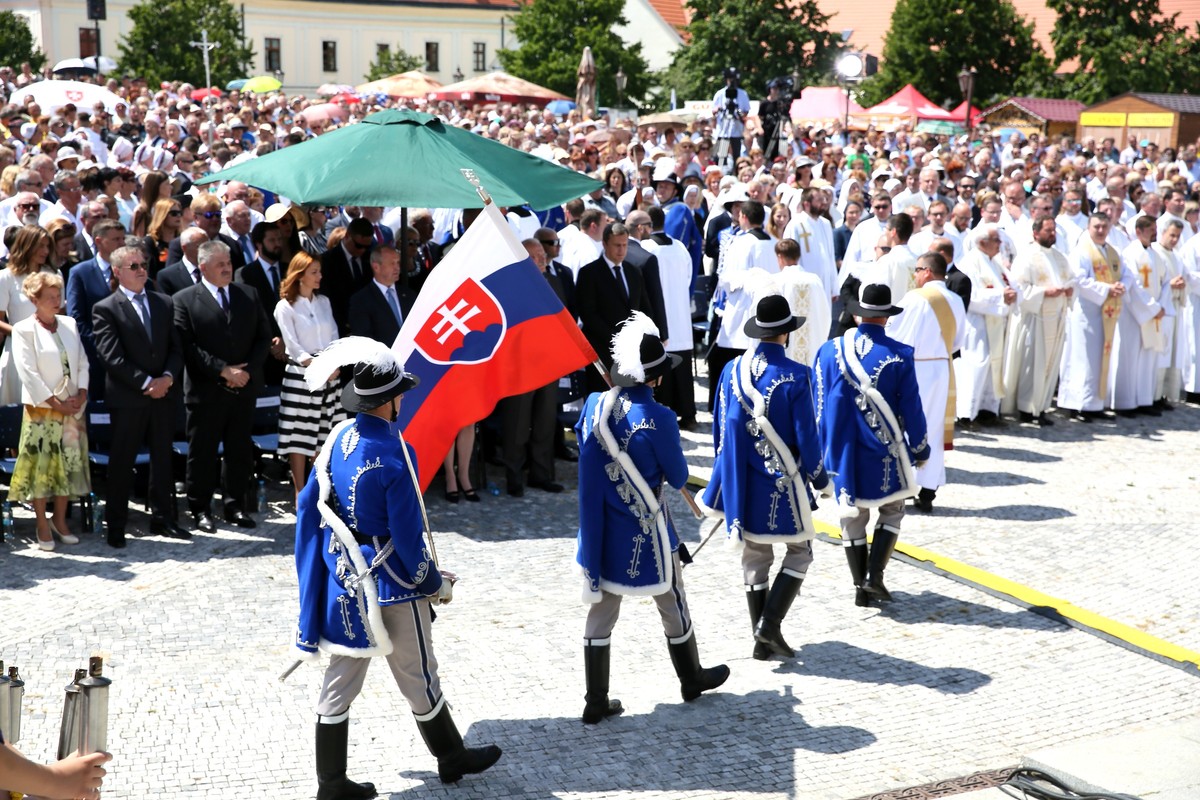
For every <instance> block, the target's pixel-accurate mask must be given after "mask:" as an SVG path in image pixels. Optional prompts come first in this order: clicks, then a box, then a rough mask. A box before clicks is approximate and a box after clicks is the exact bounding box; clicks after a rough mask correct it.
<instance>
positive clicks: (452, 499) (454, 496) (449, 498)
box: [446, 489, 458, 503]
mask: <svg viewBox="0 0 1200 800" xmlns="http://www.w3.org/2000/svg"><path fill="white" fill-rule="evenodd" d="M446 502H448V503H458V489H455V490H454V491H453V492H446Z"/></svg>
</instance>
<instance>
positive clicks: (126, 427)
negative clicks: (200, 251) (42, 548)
mask: <svg viewBox="0 0 1200 800" xmlns="http://www.w3.org/2000/svg"><path fill="white" fill-rule="evenodd" d="M110 256H111V259H112V263H111V266H112V272H113V277H114V278H116V282H117V288H116V290H115V291H113V292H112V294H110V295H109V296H108V297H105V298H104V299H103V300H101V301H100V302H98V303H96V305H95V308H93V309H92V321H93V327H94V332H95V342H96V353H97V356H98V358H99V360H100V362H101V363H102V364H103V365H104V371H105V376H106V390H105V399H106V402H107V407H108V409H109V412H110V414H111V418H112V447H111V451H110V462H109V470H108V496H107V498H106V500H107V502H106V503H105V505H104V518H105V522H106V523H107V527H108V543H109V545H111V546H112V547H116V548H122V547H124V546H125V525H126V522H127V520H128V515H129V494H130V490H131V489H132V488H133V473H134V468H133V467H134V461H135V460H136V458H137V454H138V451H139V450H140V449H142V447H143V445H146V446H147V449H148V451H149V454H150V483H149V498H150V506H151V508H152V509H153V510H152V512H151V518H150V533H151V534H153V535H157V536H172V537H176V538H182V539H187V538H190V537H191V534H190V533H189V532H188V531H186V530H185V529H183V528H181V527H179V525H178V524H177V523H176V521H175V511H174V507H173V504H172V499H173V498H172V495H173V493H174V489H175V479H174V477H173V475H172V472H171V441H172V439H174V434H175V402H176V398H177V392H178V390H177V389H175V383H176V381H177V379H178V378H179V377H182V374H183V351H182V349H181V347H180V344H179V335H178V333H177V332H176V330H175V325H174V320H173V318H172V317H173V315H172V312H171V299H170V298H169V297H167V296H166V295H164V294H161V293H159V292H155V291H150V290H148V289H147V288H146V282H147V278H148V276H149V273H148V272H147V261H146V254H145V252H143V250H142V249H141V248H140V247H120V248H117V249H116V250H114V251H113V252H112V253H111V254H110Z"/></svg>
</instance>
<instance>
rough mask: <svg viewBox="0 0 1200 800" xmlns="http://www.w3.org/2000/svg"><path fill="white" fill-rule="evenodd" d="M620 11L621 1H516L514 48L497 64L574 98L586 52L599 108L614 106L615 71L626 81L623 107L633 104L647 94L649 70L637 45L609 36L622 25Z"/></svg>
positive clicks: (502, 53) (502, 55) (640, 47)
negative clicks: (592, 68) (593, 63)
mask: <svg viewBox="0 0 1200 800" xmlns="http://www.w3.org/2000/svg"><path fill="white" fill-rule="evenodd" d="M624 8H625V0H522V5H521V10H520V11H518V12H517V13H516V14H515V15H513V17H512V18H511V19H512V22H513V32H514V33H515V34H516V37H517V41H518V42H520V46H519V47H517V48H516V49H515V50H507V49H506V50H500V51H499V53H498V55H499V57H500V64H501V66H503V67H504V70H505V71H506V72H509V73H511V74H513V75H516V76H517V77H518V78H524V79H525V80H527V81H533V82H534V83H536V84H538V85H539V86H545V87H546V88H547V89H553V90H554V91H556V92H561V93H562V94H565V95H566V96H567V97H574V96H575V88H576V80H577V78H576V73H577V72H578V70H579V60H580V59H581V58H582V57H583V48H584V47H591V48H592V58H594V59H595V61H596V88H597V90H598V93H599V98H600V105H601V106H610V105H616V103H617V81H616V74H617V71H618V70H620V71H622V72H624V73H625V76H626V80H627V82H626V85H625V92H624V95H623V98H622V99H623V101H624V102H625V103H626V104H627V105H628V104H632V103H636V102H637V101H639V100H641V99H642V98H643V97H645V96H646V93H647V91H649V89H650V75H649V66H648V65H647V64H646V59H645V58H643V57H642V46H641V44H627V43H626V42H624V41H622V40H621V37H620V36H618V35H617V34H615V33H614V32H613V28H616V27H618V26H621V25H625V24H627V22H628V20H626V19H625V15H624V13H623V9H624Z"/></svg>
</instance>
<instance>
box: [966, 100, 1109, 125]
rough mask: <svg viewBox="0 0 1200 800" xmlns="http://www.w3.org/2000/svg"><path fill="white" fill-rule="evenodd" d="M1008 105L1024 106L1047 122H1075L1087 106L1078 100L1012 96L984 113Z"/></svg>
mask: <svg viewBox="0 0 1200 800" xmlns="http://www.w3.org/2000/svg"><path fill="white" fill-rule="evenodd" d="M1007 105H1014V106H1018V107H1020V108H1023V109H1025V110H1026V111H1028V112H1029V113H1031V114H1034V115H1036V116H1039V117H1041V118H1042V119H1044V120H1046V121H1047V122H1074V121H1075V120H1077V119H1079V112H1080V111H1082V110H1083V109H1084V108H1086V107H1087V106H1085V105H1084V104H1083V103H1081V102H1079V101H1078V100H1055V99H1051V98H1046V97H1010V98H1008V99H1007V100H1005V101H1004V102H1003V103H997V104H996V105H994V106H992V107H991V108H989V109H987V110H986V111H984V112H983V113H984V114H990V113H991V112H993V111H995V110H996V109H998V108H1000V107H1002V106H1007Z"/></svg>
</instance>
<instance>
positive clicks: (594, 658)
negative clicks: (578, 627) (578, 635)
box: [583, 644, 625, 725]
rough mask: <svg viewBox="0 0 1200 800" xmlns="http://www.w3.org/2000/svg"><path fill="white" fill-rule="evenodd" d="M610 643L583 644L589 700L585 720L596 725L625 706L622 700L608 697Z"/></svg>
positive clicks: (585, 698)
mask: <svg viewBox="0 0 1200 800" xmlns="http://www.w3.org/2000/svg"><path fill="white" fill-rule="evenodd" d="M608 656H609V646H608V645H606V644H605V645H596V644H588V645H584V646H583V674H584V676H585V678H586V679H587V694H585V695H584V700H586V701H587V703H586V705H584V707H583V721H584V722H585V723H587V724H588V725H595V724H596V723H597V722H599V721H600V720H602V719H604V718H605V717H613V716H616V715H617V714H620V713H621V712H622V711H624V710H625V708H624V707H623V706H622V705H621V701H620V700H609V699H608Z"/></svg>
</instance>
